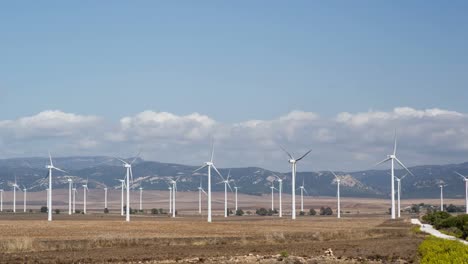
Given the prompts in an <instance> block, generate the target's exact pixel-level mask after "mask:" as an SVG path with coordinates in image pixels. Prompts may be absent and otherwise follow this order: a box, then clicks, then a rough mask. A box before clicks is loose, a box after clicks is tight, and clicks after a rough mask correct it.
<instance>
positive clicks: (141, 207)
mask: <svg viewBox="0 0 468 264" xmlns="http://www.w3.org/2000/svg"><path fill="white" fill-rule="evenodd" d="M142 200H143V187H140V211H141V210H143V202H142Z"/></svg>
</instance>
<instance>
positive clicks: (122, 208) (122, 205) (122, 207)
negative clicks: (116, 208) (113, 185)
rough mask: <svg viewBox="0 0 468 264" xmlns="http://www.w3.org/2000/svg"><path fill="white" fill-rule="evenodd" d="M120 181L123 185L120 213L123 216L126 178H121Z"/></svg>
mask: <svg viewBox="0 0 468 264" xmlns="http://www.w3.org/2000/svg"><path fill="white" fill-rule="evenodd" d="M119 181H120V185H121V189H122V191H121V195H120V198H121V199H120V200H121V201H120V215H121V216H123V215H124V187H125V180H119Z"/></svg>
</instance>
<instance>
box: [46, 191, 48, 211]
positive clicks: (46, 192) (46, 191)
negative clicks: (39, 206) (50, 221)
mask: <svg viewBox="0 0 468 264" xmlns="http://www.w3.org/2000/svg"><path fill="white" fill-rule="evenodd" d="M46 197H47V198H46V200H47V212H49V188H46Z"/></svg>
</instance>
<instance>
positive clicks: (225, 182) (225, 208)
mask: <svg viewBox="0 0 468 264" xmlns="http://www.w3.org/2000/svg"><path fill="white" fill-rule="evenodd" d="M230 177H231V171H230V170H229V173H228V176H227V178H226V179H224V178H223V176H221V178H222V179H223V181H221V182H219V183H218V184H221V183H224V217H228V212H227V210H228V208H227V188H228V187H229V189H230V190H231V192H232V188H231V185H230V184H229V178H230Z"/></svg>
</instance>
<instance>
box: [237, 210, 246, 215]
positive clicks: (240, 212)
mask: <svg viewBox="0 0 468 264" xmlns="http://www.w3.org/2000/svg"><path fill="white" fill-rule="evenodd" d="M236 215H237V216H243V215H244V211H242V209H237V211H236Z"/></svg>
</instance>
